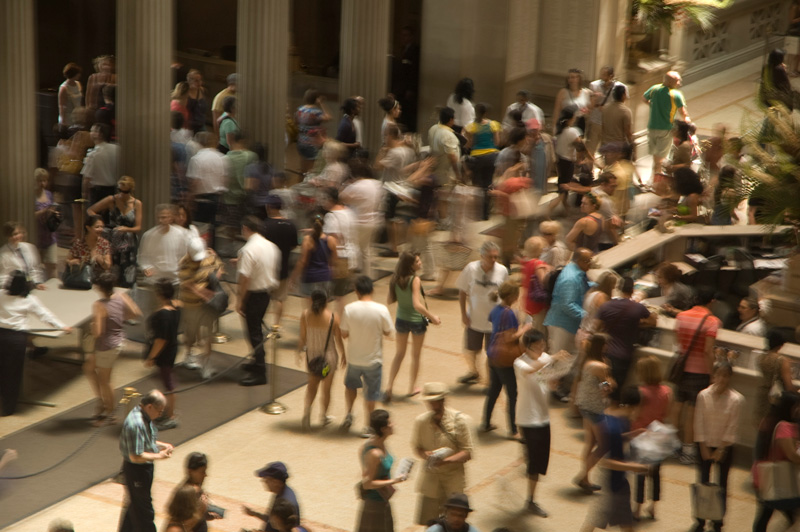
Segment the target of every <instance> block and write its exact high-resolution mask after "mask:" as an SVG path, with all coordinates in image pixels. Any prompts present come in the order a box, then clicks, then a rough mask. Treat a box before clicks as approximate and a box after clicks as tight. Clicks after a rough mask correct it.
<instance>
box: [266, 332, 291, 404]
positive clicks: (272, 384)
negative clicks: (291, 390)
mask: <svg viewBox="0 0 800 532" xmlns="http://www.w3.org/2000/svg"><path fill="white" fill-rule="evenodd" d="M280 331H281V328H280V325H273V326H272V327H270V332H269V334H268V335H267V340H271V341H272V364H271V366H270V370H269V403H267V404H265V405H264V406H262V407H261V411H262V412H264V413H265V414H270V415H273V416H277V415H279V414H283V413H284V412H286V407H285V406H284V405H282V404H281V403H279V402H278V401H276V398H277V389H276V385H277V383H276V379H275V374H276V370H277V368H278V338H280V337H281V332H280Z"/></svg>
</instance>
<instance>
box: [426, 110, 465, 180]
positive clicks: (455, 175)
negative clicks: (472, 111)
mask: <svg viewBox="0 0 800 532" xmlns="http://www.w3.org/2000/svg"><path fill="white" fill-rule="evenodd" d="M454 117H455V111H453V110H452V109H451V108H449V107H445V108H443V109H442V110H441V111H439V123H438V124H434V125H433V126H432V127H431V128H430V129H429V130H428V144H429V145H430V148H431V156H432V157H434V158H435V159H436V165H435V166H434V170H433V173H434V175H435V176H436V182H435V185H436V186H439V187H441V186H444V185H447V184H450V182H451V181H453V180H455V181H461V169H460V167H459V160H460V158H461V148H460V145H459V142H458V137H456V134H455V133H454V132H453V124H454V123H455V118H454Z"/></svg>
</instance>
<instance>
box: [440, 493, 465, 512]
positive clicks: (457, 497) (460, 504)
mask: <svg viewBox="0 0 800 532" xmlns="http://www.w3.org/2000/svg"><path fill="white" fill-rule="evenodd" d="M444 507H445V508H461V509H462V510H466V511H468V512H471V511H472V508H470V507H469V499H468V498H467V496H466V495H465V494H463V493H454V494H453V495H451V496H450V498H449V499H447V502H446V503H444Z"/></svg>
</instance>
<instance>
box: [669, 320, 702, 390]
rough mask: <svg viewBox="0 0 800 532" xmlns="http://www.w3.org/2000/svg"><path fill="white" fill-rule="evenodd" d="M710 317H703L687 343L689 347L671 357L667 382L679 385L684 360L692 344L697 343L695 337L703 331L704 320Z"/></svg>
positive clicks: (690, 350) (684, 363) (687, 356)
mask: <svg viewBox="0 0 800 532" xmlns="http://www.w3.org/2000/svg"><path fill="white" fill-rule="evenodd" d="M710 315H711V312H709V313H708V314H706V315H705V316H703V319H702V320H700V325H699V326H698V327H697V330H696V331H695V332H694V336H692V341H691V342H689V346H688V347H687V348H686V351H684V352H683V353H680V354H678V355H676V356H675V357H673V362H672V366H671V367H670V369H669V378H668V380H669V382H671V383H673V384H679V383H680V382H681V380H682V379H683V373H684V368H685V367H686V360H687V359H688V358H689V353H691V352H692V347H693V346H694V343H695V342H696V341H697V337H698V336H700V332H701V331H702V330H703V324H704V323H705V322H706V318H708V317H709V316H710Z"/></svg>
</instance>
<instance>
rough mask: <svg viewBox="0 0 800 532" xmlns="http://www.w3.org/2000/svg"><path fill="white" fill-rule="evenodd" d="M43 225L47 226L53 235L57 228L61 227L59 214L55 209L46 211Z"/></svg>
mask: <svg viewBox="0 0 800 532" xmlns="http://www.w3.org/2000/svg"><path fill="white" fill-rule="evenodd" d="M44 224H45V225H46V226H47V230H48V231H50V232H51V233H55V232H56V230H57V229H58V226H59V225H61V213H60V212H59V211H57V210H55V209H50V210H48V211H47V215H46V216H45V218H44Z"/></svg>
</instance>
